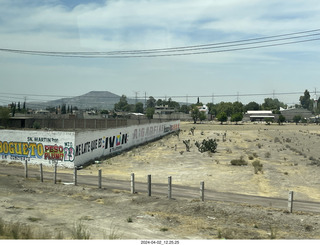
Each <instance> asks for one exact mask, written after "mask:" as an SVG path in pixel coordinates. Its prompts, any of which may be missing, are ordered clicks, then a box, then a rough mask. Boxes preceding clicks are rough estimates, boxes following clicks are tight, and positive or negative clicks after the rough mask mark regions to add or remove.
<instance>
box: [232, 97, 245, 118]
mask: <svg viewBox="0 0 320 245" xmlns="http://www.w3.org/2000/svg"><path fill="white" fill-rule="evenodd" d="M243 111H244V106H243V104H242V103H241V102H238V101H236V102H233V104H232V113H233V114H235V113H241V114H242V112H243ZM241 120H242V119H241Z"/></svg>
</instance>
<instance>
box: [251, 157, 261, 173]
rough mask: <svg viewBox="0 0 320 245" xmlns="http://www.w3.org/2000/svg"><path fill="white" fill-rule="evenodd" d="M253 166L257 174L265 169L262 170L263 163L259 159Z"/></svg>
mask: <svg viewBox="0 0 320 245" xmlns="http://www.w3.org/2000/svg"><path fill="white" fill-rule="evenodd" d="M252 166H253V167H254V173H255V174H257V173H258V172H261V173H263V171H262V168H263V164H262V163H260V161H259V160H255V161H254V162H253V163H252Z"/></svg>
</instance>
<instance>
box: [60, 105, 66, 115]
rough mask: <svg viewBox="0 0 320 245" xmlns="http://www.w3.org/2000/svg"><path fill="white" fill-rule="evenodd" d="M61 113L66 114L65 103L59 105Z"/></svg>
mask: <svg viewBox="0 0 320 245" xmlns="http://www.w3.org/2000/svg"><path fill="white" fill-rule="evenodd" d="M61 114H67V108H66V104H63V105H62V107H61Z"/></svg>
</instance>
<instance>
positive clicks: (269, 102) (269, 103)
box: [261, 98, 287, 114]
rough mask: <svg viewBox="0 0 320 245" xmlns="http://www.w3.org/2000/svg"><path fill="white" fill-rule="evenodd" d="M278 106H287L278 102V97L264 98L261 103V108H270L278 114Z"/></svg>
mask: <svg viewBox="0 0 320 245" xmlns="http://www.w3.org/2000/svg"><path fill="white" fill-rule="evenodd" d="M280 107H282V108H286V107H287V106H286V105H285V104H284V103H283V102H280V101H279V100H278V99H271V98H265V99H264V103H263V104H262V105H261V109H262V110H272V111H273V112H274V113H277V114H279V110H280Z"/></svg>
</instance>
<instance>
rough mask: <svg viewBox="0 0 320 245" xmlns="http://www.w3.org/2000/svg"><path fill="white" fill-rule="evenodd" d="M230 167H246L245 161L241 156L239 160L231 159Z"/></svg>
mask: <svg viewBox="0 0 320 245" xmlns="http://www.w3.org/2000/svg"><path fill="white" fill-rule="evenodd" d="M231 165H234V166H246V165H248V163H247V161H246V160H244V159H243V156H241V157H240V159H233V160H231Z"/></svg>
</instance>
